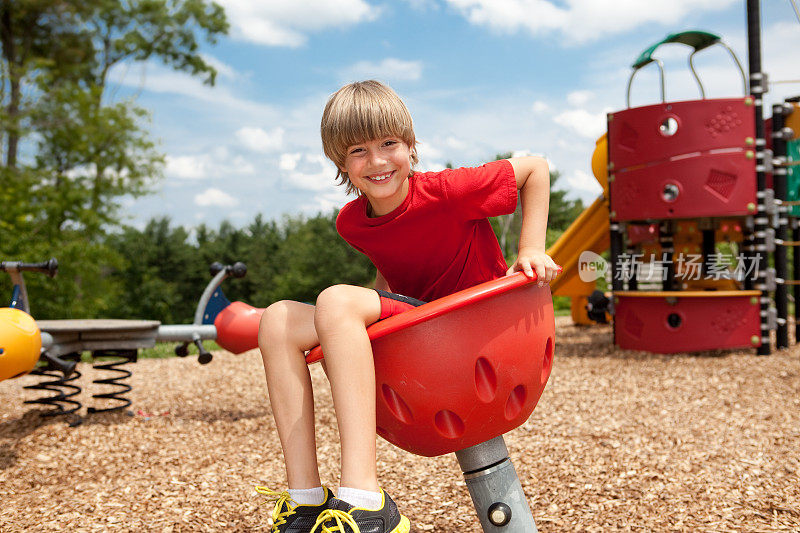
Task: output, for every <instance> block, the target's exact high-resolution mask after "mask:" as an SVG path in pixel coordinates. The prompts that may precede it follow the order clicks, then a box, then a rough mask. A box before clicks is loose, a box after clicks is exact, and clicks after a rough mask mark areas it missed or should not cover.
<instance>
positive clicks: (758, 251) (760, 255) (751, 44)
mask: <svg viewBox="0 0 800 533" xmlns="http://www.w3.org/2000/svg"><path fill="white" fill-rule="evenodd" d="M747 51H748V63H749V70H750V94H751V95H752V97H753V112H754V113H755V126H756V169H757V171H756V191H757V192H758V193H763V191H764V190H765V189H766V188H767V186H766V184H767V178H766V175H765V173H764V170H763V169H764V168H765V166H764V163H765V162H764V155H765V149H766V141H765V137H764V114H763V109H762V100H761V99H762V96H763V95H764V93H765V92H766V88H765V87H764V85H765V84H764V81H765V80H764V74H763V73H762V72H761V2H760V0H747ZM763 214H764V213H763V212H759V215H763ZM764 218H765V217H764V216H756V222H755V239H754V240H755V243H754V244H755V250H754V254H755V262H756V272H758V279H759V283H761V284H762V285H764V284H765V279H766V268H767V252H766V251H765V250H766V242H765V239H764V237H763V235H764V234H765V233H764V232H766V229H767V226H766V224H765V223H764V222H763V219H764ZM763 296H765V297H764V298H761V299H760V302H761V306H760V307H761V337H762V339H763V338H766V339H769V323H768V321H767V318H766V317H767V312H768V311H769V298H768V296H769V293H768V292H767V291H764V292H763ZM756 353H757V354H758V355H769V354H770V353H772V346H771V345H770V343H769V341H768V340H767V342H762V343H761V346H759V347H758V350H757V352H756Z"/></svg>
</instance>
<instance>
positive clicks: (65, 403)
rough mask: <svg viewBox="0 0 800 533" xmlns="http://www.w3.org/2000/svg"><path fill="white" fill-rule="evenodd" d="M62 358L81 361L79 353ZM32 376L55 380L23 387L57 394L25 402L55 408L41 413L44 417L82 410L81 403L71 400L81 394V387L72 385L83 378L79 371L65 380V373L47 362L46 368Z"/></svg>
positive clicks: (33, 372)
mask: <svg viewBox="0 0 800 533" xmlns="http://www.w3.org/2000/svg"><path fill="white" fill-rule="evenodd" d="M61 357H62V359H65V360H68V361H79V360H80V354H79V353H71V354H66V355H63V356H61ZM31 375H32V376H45V377H46V378H53V380H52V381H41V382H39V383H37V384H35V385H26V386H24V387H23V389H28V390H41V391H48V392H55V393H56V394H55V395H53V396H44V397H42V398H38V399H36V400H25V402H24V403H26V404H38V405H45V406H51V407H53V409H50V410H48V411H44V412H43V413H41V415H42V416H57V415H68V414H72V413H74V412H76V411H77V410H78V409H80V408H81V402H79V401H77V400H72V399H70V398H72V397H73V396H77V395H78V394H80V392H81V388H80V387H78V386H77V385H73V384H72V383H71V382H73V381H75V380H77V379H78V378H80V377H81V373H80V372H79V371H78V370H74V371H73V372H72V375H71V376H70V377H69V378H64V372H63V371H62V370H59V369H58V368H57V367H56V366H54V365H53V364H52V363H51V362H49V361H47V364H46V365H45V366H43V367H40V368H37V369H35V370H33V371H31ZM63 389H66V390H63ZM65 407H68V408H65ZM77 423H80V419H78V421H77ZM75 425H77V424H75Z"/></svg>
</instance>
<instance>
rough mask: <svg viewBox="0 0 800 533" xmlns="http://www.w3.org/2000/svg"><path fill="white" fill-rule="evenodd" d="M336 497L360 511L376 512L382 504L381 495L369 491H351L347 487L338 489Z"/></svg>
mask: <svg viewBox="0 0 800 533" xmlns="http://www.w3.org/2000/svg"><path fill="white" fill-rule="evenodd" d="M336 497H337V498H339V499H340V500H342V501H345V502H347V503H349V504H350V505H353V506H355V507H360V508H361V509H369V510H370V511H377V510H378V509H380V508H381V505H382V504H383V494H381V493H380V492H372V491H371V490H361V489H351V488H349V487H339V490H337V491H336Z"/></svg>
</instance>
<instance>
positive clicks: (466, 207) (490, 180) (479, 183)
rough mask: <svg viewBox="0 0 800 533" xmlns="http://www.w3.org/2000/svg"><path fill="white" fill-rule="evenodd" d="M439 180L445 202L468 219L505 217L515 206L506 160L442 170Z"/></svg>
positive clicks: (512, 179)
mask: <svg viewBox="0 0 800 533" xmlns="http://www.w3.org/2000/svg"><path fill="white" fill-rule="evenodd" d="M440 179H441V184H442V188H443V190H444V194H445V197H446V198H447V203H448V204H449V206H451V208H453V209H454V211H456V212H458V213H461V214H462V215H463V218H465V219H467V220H475V219H481V218H486V217H495V216H500V215H507V214H509V213H513V212H514V209H516V207H517V181H516V178H515V177H514V168H513V167H512V166H511V163H510V162H509V161H508V160H507V159H501V160H498V161H493V162H491V163H486V164H485V165H482V166H479V167H473V168H457V169H451V170H444V171H442V172H441V174H440Z"/></svg>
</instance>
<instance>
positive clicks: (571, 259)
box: [547, 134, 610, 324]
mask: <svg viewBox="0 0 800 533" xmlns="http://www.w3.org/2000/svg"><path fill="white" fill-rule="evenodd" d="M606 142H607V141H606V135H605V134H604V135H603V136H602V137H600V138H599V139H598V140H597V146H596V148H595V151H594V154H593V155H592V172H593V173H594V176H595V178H597V181H598V182H600V185H601V186H602V187H603V193H604V194H603V195H602V196H600V197H599V198H598V199H597V200H595V201H594V203H593V204H592V205H590V206H589V207H587V208H586V209H584V210H583V212H582V213H581V214H580V215H579V216H578V218H577V219H576V220H575V222H573V223H572V224H571V225H570V227H569V228H567V230H566V231H565V232H564V234H563V235H562V236H561V237H560V238H559V239H558V241H556V243H555V244H554V245H553V246H551V247H550V248H549V249H548V250H547V254H548V255H549V256H550V257H552V258H553V261H555V262H556V264H557V265H561V267H562V268H563V269H564V270H563V271H562V273H561V274H560V275H559V276H558V277H557V278H556V280H555V281H554V282H552V283H551V284H550V290H551V291H552V292H553V295H554V296H570V297H571V298H572V321H573V322H574V323H575V324H593V322H592V321H591V320H590V319H589V316H588V314H587V312H586V302H587V298H588V296H589V295H590V294H592V292H593V291H594V290H595V282H594V281H589V282H586V281H583V280H581V279H580V276H579V275H578V274H579V268H578V267H579V258H580V256H581V253H583V252H584V251H591V252H594V253H596V254H601V253H603V252H604V251H605V250H607V249H608V247H609V246H610V238H609V227H608V217H609V212H608V199H607V198H608V148H607V144H606Z"/></svg>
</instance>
